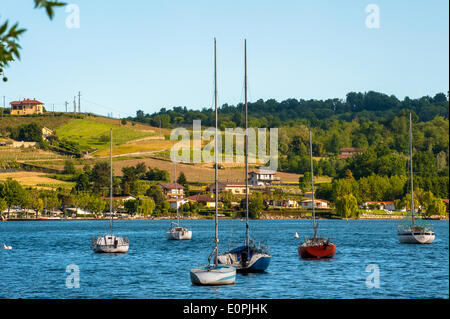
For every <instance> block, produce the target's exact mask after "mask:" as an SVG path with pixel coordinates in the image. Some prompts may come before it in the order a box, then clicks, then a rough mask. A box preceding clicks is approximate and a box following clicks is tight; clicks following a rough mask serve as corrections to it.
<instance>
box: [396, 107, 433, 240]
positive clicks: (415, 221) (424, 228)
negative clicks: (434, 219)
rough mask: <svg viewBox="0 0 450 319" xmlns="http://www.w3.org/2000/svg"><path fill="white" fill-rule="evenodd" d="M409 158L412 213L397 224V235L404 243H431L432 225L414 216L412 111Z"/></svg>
mask: <svg viewBox="0 0 450 319" xmlns="http://www.w3.org/2000/svg"><path fill="white" fill-rule="evenodd" d="M409 158H410V170H411V174H410V175H411V176H410V177H411V215H410V216H406V219H405V220H404V221H403V222H402V223H400V224H398V225H397V237H398V240H399V242H400V243H402V244H431V243H432V242H433V241H434V238H435V233H434V231H433V227H432V225H431V224H427V223H425V222H424V221H423V220H422V219H420V218H418V217H416V216H414V186H413V162H412V121H411V113H409Z"/></svg>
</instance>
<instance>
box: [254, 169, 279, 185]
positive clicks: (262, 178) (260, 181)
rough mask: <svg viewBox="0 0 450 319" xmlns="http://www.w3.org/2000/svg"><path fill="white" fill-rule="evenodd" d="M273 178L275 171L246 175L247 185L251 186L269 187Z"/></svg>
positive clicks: (274, 179) (261, 170) (255, 172)
mask: <svg viewBox="0 0 450 319" xmlns="http://www.w3.org/2000/svg"><path fill="white" fill-rule="evenodd" d="M276 180H278V179H276V178H275V171H269V170H263V169H260V170H258V171H251V172H250V173H248V183H249V185H251V186H266V185H271V184H272V183H273V182H274V181H276Z"/></svg>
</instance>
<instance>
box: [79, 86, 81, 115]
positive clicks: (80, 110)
mask: <svg viewBox="0 0 450 319" xmlns="http://www.w3.org/2000/svg"><path fill="white" fill-rule="evenodd" d="M78 113H81V92H80V91H78Z"/></svg>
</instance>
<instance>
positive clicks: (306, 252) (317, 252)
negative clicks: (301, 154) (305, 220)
mask: <svg viewBox="0 0 450 319" xmlns="http://www.w3.org/2000/svg"><path fill="white" fill-rule="evenodd" d="M309 158H310V162H311V187H312V212H313V213H312V215H313V229H314V235H313V237H312V238H306V240H305V241H304V242H303V243H302V244H301V245H299V246H298V254H299V255H300V257H301V258H303V259H318V258H331V257H333V256H334V254H335V253H336V244H333V243H332V242H331V241H330V239H328V238H320V237H318V236H317V231H318V229H319V222H318V221H316V211H315V206H316V204H315V194H314V168H313V160H312V142H311V129H309Z"/></svg>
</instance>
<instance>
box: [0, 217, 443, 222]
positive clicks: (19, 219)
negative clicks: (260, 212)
mask: <svg viewBox="0 0 450 319" xmlns="http://www.w3.org/2000/svg"><path fill="white" fill-rule="evenodd" d="M404 217H405V216H376V215H373V216H364V217H361V218H347V219H345V218H339V217H335V218H317V219H319V220H402V219H404ZM175 219H176V217H169V216H162V217H151V218H145V217H141V218H113V220H115V221H118V220H127V221H131V220H149V221H150V220H175ZM208 219H211V220H213V219H214V218H205V217H184V218H182V220H208ZM218 219H220V220H228V219H229V220H240V219H242V218H231V217H219V218H218ZM311 219H312V218H311V217H297V216H271V217H265V218H257V219H251V220H311ZM83 220H90V221H94V220H98V221H109V218H83V217H79V218H9V219H5V220H0V221H2V222H15V221H30V222H39V221H83ZM423 220H444V221H448V220H449V218H448V217H440V218H438V217H436V218H423Z"/></svg>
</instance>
